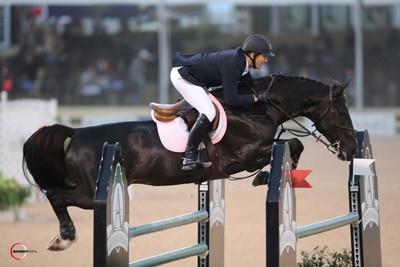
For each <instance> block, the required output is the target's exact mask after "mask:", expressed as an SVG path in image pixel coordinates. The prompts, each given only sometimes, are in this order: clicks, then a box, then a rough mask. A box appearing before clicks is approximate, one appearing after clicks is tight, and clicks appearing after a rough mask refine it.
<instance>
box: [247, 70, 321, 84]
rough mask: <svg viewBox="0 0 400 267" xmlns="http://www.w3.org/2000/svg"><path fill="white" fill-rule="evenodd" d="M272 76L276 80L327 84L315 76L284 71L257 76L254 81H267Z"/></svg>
mask: <svg viewBox="0 0 400 267" xmlns="http://www.w3.org/2000/svg"><path fill="white" fill-rule="evenodd" d="M272 77H275V81H285V80H286V81H292V80H294V81H301V82H304V83H311V84H313V85H326V84H325V83H323V82H321V81H318V80H316V79H313V78H309V77H305V76H298V75H288V74H283V73H278V74H271V75H269V76H266V77H261V78H255V79H254V81H255V82H257V81H261V82H267V81H270V80H271V79H272Z"/></svg>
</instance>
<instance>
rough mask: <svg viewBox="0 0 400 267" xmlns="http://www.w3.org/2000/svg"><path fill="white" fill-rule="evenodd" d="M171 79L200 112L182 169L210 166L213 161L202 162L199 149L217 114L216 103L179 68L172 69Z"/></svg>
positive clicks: (190, 137)
mask: <svg viewBox="0 0 400 267" xmlns="http://www.w3.org/2000/svg"><path fill="white" fill-rule="evenodd" d="M171 81H172V83H173V85H174V86H175V88H176V89H177V90H178V91H179V93H180V94H181V95H182V96H183V98H185V100H186V101H187V102H188V103H189V104H190V105H192V106H193V107H194V108H195V109H197V110H198V111H199V113H200V114H199V117H198V118H197V121H196V123H195V124H194V125H193V127H192V129H191V130H190V133H189V140H188V144H187V146H186V150H185V156H184V158H183V166H182V169H183V170H191V169H193V168H195V167H196V166H197V167H198V166H200V167H209V166H211V163H210V162H202V161H201V159H200V157H199V153H198V150H197V149H198V146H199V144H200V143H201V142H202V141H203V140H204V138H205V137H206V135H207V133H208V130H209V128H210V125H211V121H212V120H213V119H214V118H215V116H216V112H215V108H214V105H213V104H212V102H211V100H210V98H209V97H208V95H207V93H206V92H205V91H204V89H203V88H202V87H200V86H197V85H194V84H192V83H189V82H188V81H186V80H185V79H183V78H182V77H181V76H180V74H179V72H178V68H173V69H172V70H171Z"/></svg>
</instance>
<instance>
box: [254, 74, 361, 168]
mask: <svg viewBox="0 0 400 267" xmlns="http://www.w3.org/2000/svg"><path fill="white" fill-rule="evenodd" d="M348 84H349V83H345V84H342V85H340V84H335V85H332V86H329V85H327V84H325V83H322V82H318V81H316V80H314V79H310V78H307V77H301V76H290V75H283V74H279V75H272V76H269V77H266V78H264V79H257V80H255V83H254V85H253V88H254V89H255V90H256V91H261V90H270V92H271V94H272V101H271V102H269V103H267V104H266V105H267V106H269V107H271V108H272V109H275V110H277V111H276V112H273V113H275V114H280V115H279V116H280V118H281V119H278V120H277V121H278V123H282V122H284V121H287V120H289V119H290V118H295V117H298V116H304V117H307V118H309V119H310V120H311V121H312V122H313V123H314V125H315V127H316V128H317V130H318V131H319V132H320V133H321V134H323V135H324V136H325V137H326V139H327V140H328V141H329V142H330V144H326V145H327V146H328V149H329V150H331V151H333V152H334V153H335V154H336V155H337V156H338V158H339V159H341V160H351V159H352V158H353V156H354V155H355V152H356V136H355V133H356V131H355V130H354V128H353V124H352V121H351V118H350V114H349V110H348V107H347V104H346V99H345V97H344V94H343V93H344V89H345V88H346V87H347V85H348ZM309 134H312V133H311V132H310V133H309ZM324 143H325V142H324Z"/></svg>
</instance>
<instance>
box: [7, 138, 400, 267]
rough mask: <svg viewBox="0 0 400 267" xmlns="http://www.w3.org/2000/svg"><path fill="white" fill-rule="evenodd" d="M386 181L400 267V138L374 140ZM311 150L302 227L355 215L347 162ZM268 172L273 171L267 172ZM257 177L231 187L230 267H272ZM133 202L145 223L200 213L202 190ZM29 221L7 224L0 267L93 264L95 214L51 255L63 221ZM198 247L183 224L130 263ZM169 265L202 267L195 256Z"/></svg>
mask: <svg viewBox="0 0 400 267" xmlns="http://www.w3.org/2000/svg"><path fill="white" fill-rule="evenodd" d="M371 139H372V140H371V142H372V146H373V147H372V151H373V154H374V157H375V159H376V171H377V175H378V181H379V182H378V183H379V208H380V215H381V217H380V219H381V221H380V223H381V245H382V262H383V264H382V266H384V267H396V266H398V265H399V262H400V253H399V251H400V245H399V242H398V239H399V238H400V228H399V225H400V212H399V209H398V206H397V205H399V203H400V183H399V181H397V179H399V176H398V170H397V168H398V167H399V166H398V165H399V163H400V161H399V155H398V151H397V149H398V148H400V137H396V138H386V139H374V138H371ZM302 141H303V143H304V144H305V148H306V149H305V152H304V154H303V156H302V159H301V161H300V164H299V169H312V170H313V172H312V173H311V175H310V176H309V178H308V181H309V182H310V183H311V184H312V185H313V189H296V198H297V224H298V225H299V226H301V225H305V224H309V223H312V222H316V221H319V220H325V219H328V218H330V217H335V216H338V215H341V214H345V213H347V212H348V200H347V198H348V195H347V179H348V166H349V163H348V162H341V161H339V160H337V159H336V158H335V157H334V156H333V155H332V154H331V153H329V152H328V151H327V150H326V149H325V148H324V147H323V146H321V145H320V144H317V143H315V142H314V141H312V140H307V139H303V140H302ZM268 169H269V167H268ZM251 181H252V179H246V180H242V181H235V182H233V181H227V182H226V198H225V204H226V206H225V208H226V215H225V216H226V217H225V227H226V228H225V266H229V267H242V266H246V267H248V266H254V267H258V266H265V252H264V251H265V198H266V188H265V187H257V188H253V187H252V185H251ZM133 193H134V199H133V200H131V201H130V222H131V224H132V225H139V224H142V223H146V222H150V221H152V220H159V219H164V218H167V217H171V216H175V215H180V214H183V213H187V212H191V211H193V210H196V209H197V187H196V186H195V185H182V186H173V187H150V186H143V185H136V186H135V187H134V189H133ZM24 209H25V211H26V213H27V218H26V219H25V220H24V221H22V222H15V223H9V222H2V223H0V229H1V230H0V234H1V239H0V259H1V263H0V266H5V267H8V266H31V267H34V266H38V267H39V266H58V267H63V266H65V267H70V266H83V267H85V266H92V257H93V240H92V239H93V233H92V232H93V212H92V211H84V210H80V209H77V208H70V212H71V217H72V219H73V220H74V223H75V226H76V228H77V231H78V236H79V240H78V241H77V242H76V243H75V244H73V245H72V246H71V247H70V248H69V249H68V250H66V251H63V252H50V251H47V250H46V246H47V244H48V243H49V242H50V240H51V239H52V238H53V237H54V236H55V235H56V234H58V222H57V219H56V217H55V215H54V213H53V211H52V209H51V207H50V205H49V203H48V202H46V201H43V202H41V203H35V204H28V205H26V206H25V207H24ZM349 237H350V234H349V227H343V228H340V229H336V230H334V231H330V232H326V233H323V234H319V235H316V236H312V237H307V238H305V239H301V240H299V242H298V253H297V258H298V260H300V252H299V251H312V249H313V248H314V247H315V246H320V247H322V246H324V245H327V246H328V248H329V250H330V251H341V250H342V249H343V248H347V249H350V238H349ZM196 242H197V228H196V225H189V226H184V227H181V228H179V229H174V230H168V231H164V232H161V233H155V234H151V235H148V236H144V237H139V238H137V239H135V240H131V241H130V261H134V260H137V259H140V258H143V257H148V256H151V255H153V254H155V253H162V252H166V251H168V250H174V249H178V248H181V247H185V246H190V245H193V244H195V243H196ZM15 243H22V244H24V245H25V246H26V248H27V249H30V250H35V251H36V252H37V253H29V254H27V256H26V257H25V258H24V259H22V260H15V259H13V258H12V257H11V255H10V248H11V246H12V245H13V244H15ZM166 266H182V267H183V266H185V267H186V266H196V258H195V257H193V258H189V259H186V260H182V261H178V262H175V263H171V264H169V265H166Z"/></svg>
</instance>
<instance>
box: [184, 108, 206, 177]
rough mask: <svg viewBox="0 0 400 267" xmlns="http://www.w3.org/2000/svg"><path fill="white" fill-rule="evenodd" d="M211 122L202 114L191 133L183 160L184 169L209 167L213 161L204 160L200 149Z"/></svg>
mask: <svg viewBox="0 0 400 267" xmlns="http://www.w3.org/2000/svg"><path fill="white" fill-rule="evenodd" d="M210 125H211V122H210V121H209V120H208V118H207V116H206V115H204V114H202V113H201V114H200V115H199V117H198V118H197V120H196V123H195V124H194V125H193V127H192V129H191V130H190V133H189V140H188V143H187V145H186V149H185V156H184V157H183V161H182V170H185V171H186V170H191V169H194V168H197V167H200V168H204V167H205V168H207V167H210V166H211V162H203V161H201V158H200V153H199V151H198V148H199V145H200V143H201V142H202V141H203V140H204V138H205V137H206V135H207V133H208V131H209V129H210Z"/></svg>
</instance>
